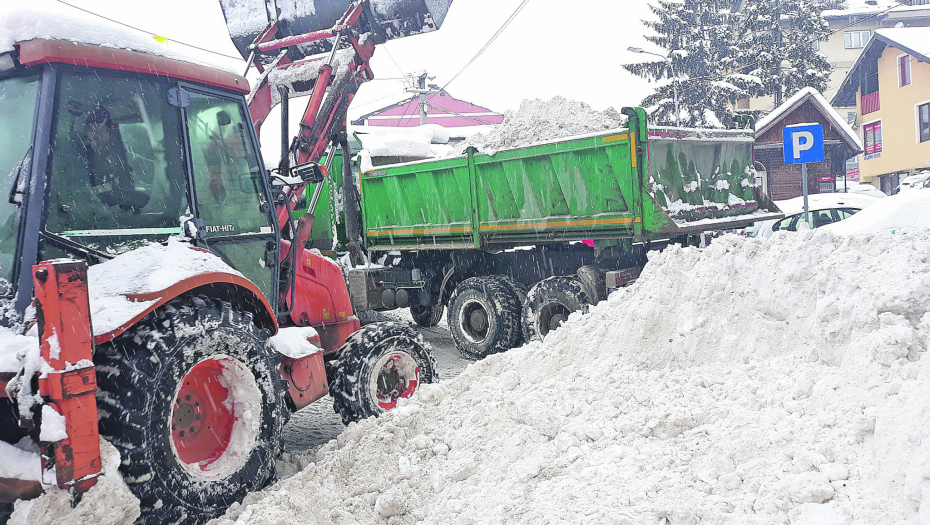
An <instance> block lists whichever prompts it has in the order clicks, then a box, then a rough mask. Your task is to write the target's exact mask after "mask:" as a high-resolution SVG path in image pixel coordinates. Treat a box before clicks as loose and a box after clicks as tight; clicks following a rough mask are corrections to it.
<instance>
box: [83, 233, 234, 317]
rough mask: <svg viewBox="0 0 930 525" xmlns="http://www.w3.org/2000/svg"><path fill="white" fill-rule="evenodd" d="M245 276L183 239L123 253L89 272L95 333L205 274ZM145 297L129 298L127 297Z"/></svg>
mask: <svg viewBox="0 0 930 525" xmlns="http://www.w3.org/2000/svg"><path fill="white" fill-rule="evenodd" d="M213 272H218V273H227V274H233V275H236V276H239V277H242V274H241V273H239V272H237V271H236V270H233V269H232V268H231V267H230V266H229V265H227V264H226V263H224V262H223V261H222V260H221V259H220V258H219V257H217V256H215V255H213V254H212V253H210V252H209V251H207V250H204V249H200V248H195V247H193V246H192V245H191V244H190V243H187V242H185V241H183V240H181V238H180V237H171V238H169V239H168V245H167V247H166V246H162V245H159V244H152V245H149V246H144V247H142V248H138V249H136V250H133V251H130V252H126V253H124V254H121V255H120V256H119V257H116V258H114V259H111V260H109V261H107V262H105V263H102V264H97V265H94V266H91V267H90V268H89V269H88V271H87V290H88V293H89V296H90V297H89V298H90V315H91V322H92V325H93V327H94V333H95V334H105V333H107V332H110V331H112V330H115V329H117V328H119V327H120V326H121V325H122V324H123V323H125V322H127V321H129V320H131V319H132V318H133V317H135V316H136V315H138V314H140V313H142V312H144V311H145V310H146V309H148V307H150V306H151V305H153V304H155V303H156V302H157V300H158V299H157V298H154V297H148V296H147V295H146V294H155V293H157V292H160V291H162V290H164V289H166V288H168V287H169V286H171V285H173V284H175V283H177V282H179V281H182V280H184V279H188V278H191V277H194V276H196V275H201V274H206V273H213ZM133 295H136V296H143V297H144V298H140V297H127V296H133Z"/></svg>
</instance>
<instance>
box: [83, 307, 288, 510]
mask: <svg viewBox="0 0 930 525" xmlns="http://www.w3.org/2000/svg"><path fill="white" fill-rule="evenodd" d="M268 335H269V334H268V332H267V331H266V330H261V329H259V328H257V327H256V326H255V325H254V324H253V323H252V316H251V314H248V313H242V312H238V311H235V310H233V308H232V306H231V305H230V304H229V303H227V302H221V301H215V300H212V299H209V298H206V297H185V298H180V299H176V300H174V301H172V302H169V303H168V304H167V305H166V306H165V307H163V308H160V309H158V310H157V311H155V312H153V313H152V314H150V315H149V316H148V317H146V318H145V319H143V320H142V321H140V322H139V323H137V324H136V326H134V327H133V328H131V329H130V330H128V331H127V332H125V333H124V334H122V335H120V336H119V337H117V338H116V339H114V340H113V341H111V342H109V343H106V344H102V345H98V346H97V349H96V351H95V355H94V361H95V365H96V369H97V386H98V390H97V403H98V407H99V410H100V414H101V419H100V432H101V435H103V436H104V437H105V438H107V439H108V440H110V442H111V443H112V444H113V445H114V446H115V447H116V448H117V449H118V450H119V452H120V455H121V457H122V463H121V465H120V471H121V473H122V474H123V478H124V479H125V481H126V483H127V485H128V486H129V488H130V490H132V492H133V493H134V494H135V495H136V496H137V497H138V498H139V500H140V502H141V507H142V522H143V523H147V524H155V523H184V524H187V523H202V522H205V521H207V520H209V519H211V518H214V517H216V516H218V515H220V514H222V513H223V512H224V511H225V510H226V509H227V508H228V507H229V506H230V505H231V504H232V503H234V502H237V501H240V500H242V498H243V497H244V496H245V495H246V493H247V492H252V491H256V490H259V489H261V488H262V487H264V486H265V485H266V484H267V483H268V482H270V481H271V480H272V479H273V478H274V475H275V470H274V462H275V458H276V457H278V456H279V455H280V453H281V451H282V448H283V439H282V432H283V428H284V424H285V423H286V422H287V420H288V418H289V417H290V413H289V411H288V409H287V406H286V404H285V397H284V396H285V393H286V392H287V383H286V382H285V381H284V379H283V378H282V377H281V374H280V372H279V370H278V367H279V365H280V356H278V355H277V354H276V353H274V352H273V351H271V350H269V349H267V348H266V346H265V342H266V341H267V339H268ZM204 426H206V430H207V431H204V430H205V429H204Z"/></svg>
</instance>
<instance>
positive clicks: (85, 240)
mask: <svg viewBox="0 0 930 525" xmlns="http://www.w3.org/2000/svg"><path fill="white" fill-rule="evenodd" d="M60 78H61V81H60V83H59V94H58V96H57V97H56V108H55V113H54V124H53V126H54V127H53V132H52V141H51V155H50V162H49V177H48V178H49V190H48V192H49V193H48V200H47V202H48V208H47V210H46V219H45V235H44V237H43V243H42V246H43V247H42V248H41V251H42V253H41V254H40V257H41V258H45V257H47V255H46V254H49V255H50V254H53V253H56V251H57V250H52V249H51V247H50V246H49V245H50V244H51V245H57V246H58V248H59V249H60V248H61V247H62V246H65V247H66V246H67V243H69V242H70V243H77V244H80V245H83V246H86V247H87V248H90V249H92V250H95V251H97V252H100V253H102V254H105V255H116V254H119V253H122V252H125V251H128V250H130V249H133V248H137V247H139V246H141V245H144V244H147V243H150V242H161V241H164V240H165V239H167V237H168V236H170V235H171V234H175V233H178V232H179V231H180V227H179V217H180V216H181V215H183V214H184V212H185V211H186V210H187V208H188V207H189V204H188V201H187V198H186V186H185V176H184V168H183V164H182V162H181V159H182V156H181V143H180V141H179V137H180V127H179V124H180V112H179V110H178V108H176V107H174V106H172V105H171V104H170V103H169V99H168V89H169V88H170V87H171V85H170V84H169V83H168V82H163V81H159V80H158V79H156V78H154V77H150V76H142V75H120V76H117V75H108V74H104V73H101V72H99V71H98V72H93V73H90V72H81V71H63V72H62V74H61V77H60ZM63 243H64V244H63Z"/></svg>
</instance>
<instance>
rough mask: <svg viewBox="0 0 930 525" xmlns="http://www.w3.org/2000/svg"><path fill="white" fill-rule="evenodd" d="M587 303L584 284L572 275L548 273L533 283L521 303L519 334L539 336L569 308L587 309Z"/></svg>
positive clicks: (555, 324)
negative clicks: (521, 323)
mask: <svg viewBox="0 0 930 525" xmlns="http://www.w3.org/2000/svg"><path fill="white" fill-rule="evenodd" d="M590 305H591V300H590V299H589V298H588V294H587V293H586V292H585V291H584V285H582V283H581V281H579V280H578V279H576V278H574V277H550V278H548V279H544V280H542V281H540V282H538V283H536V285H535V286H533V288H531V289H530V293H529V294H527V296H526V302H525V303H523V335H524V337H525V338H526V340H527V341H533V340H542V339H544V338H545V337H546V335H547V334H548V333H549V332H551V331H553V330H555V329H556V328H558V327H559V326H561V325H562V323H564V322H565V320H566V319H568V316H569V314H571V313H572V312H577V311H582V312H585V313H586V312H587V311H588V307H589V306H590Z"/></svg>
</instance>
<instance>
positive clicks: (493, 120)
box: [356, 93, 504, 128]
mask: <svg viewBox="0 0 930 525" xmlns="http://www.w3.org/2000/svg"><path fill="white" fill-rule="evenodd" d="M426 102H427V108H426V123H427V124H439V125H440V126H443V127H447V128H461V127H467V126H487V125H489V124H500V123H502V122H503V121H504V115H502V114H500V113H495V112H493V111H491V110H490V109H488V108H485V107H482V106H478V105H476V104H472V103H471V102H466V101H464V100H459V99H457V98H455V97H453V96H452V95H449V94H448V93H442V94H440V93H434V94H431V95H427V97H426ZM359 121H362V123H363V124H364V125H366V126H384V127H395V128H410V127H415V126H419V125H420V99H419V97H413V98H410V99H407V100H405V101H403V102H399V103H397V104H394V105H393V106H389V107H386V108H383V109H379V110H378V111H375V112H373V113H369V114H368V115H365V116H363V117H361V118H360V119H359ZM356 123H358V121H356Z"/></svg>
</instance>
